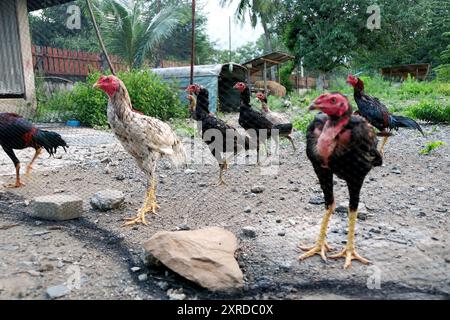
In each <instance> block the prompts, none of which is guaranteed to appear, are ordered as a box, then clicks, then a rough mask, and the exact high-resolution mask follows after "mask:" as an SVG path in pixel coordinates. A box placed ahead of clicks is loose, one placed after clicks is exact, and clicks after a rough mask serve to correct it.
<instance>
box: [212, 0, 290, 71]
mask: <svg viewBox="0 0 450 320" xmlns="http://www.w3.org/2000/svg"><path fill="white" fill-rule="evenodd" d="M238 1H239V3H238V7H237V9H236V17H237V18H238V20H240V21H242V22H245V19H246V15H247V13H248V15H249V17H250V22H251V24H252V26H253V27H256V25H257V24H258V22H261V25H262V27H263V30H264V38H265V42H264V46H265V51H266V53H271V52H272V51H273V46H272V39H271V34H270V30H269V24H270V21H271V20H273V19H274V17H275V15H276V14H277V13H278V12H280V8H281V7H282V3H281V1H280V0H238ZM233 2H234V0H220V5H221V6H222V7H223V6H226V5H231V3H233ZM271 73H272V75H271V76H272V79H274V78H275V72H274V70H273V68H272V70H271Z"/></svg>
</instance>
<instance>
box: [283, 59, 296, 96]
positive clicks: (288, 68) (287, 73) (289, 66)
mask: <svg viewBox="0 0 450 320" xmlns="http://www.w3.org/2000/svg"><path fill="white" fill-rule="evenodd" d="M294 68H295V63H294V61H289V62H288V63H286V64H284V65H283V66H282V67H281V69H280V74H281V84H282V85H283V86H284V87H285V88H286V91H287V92H291V91H292V89H293V88H294V84H293V83H292V81H291V80H290V77H291V73H292V70H294Z"/></svg>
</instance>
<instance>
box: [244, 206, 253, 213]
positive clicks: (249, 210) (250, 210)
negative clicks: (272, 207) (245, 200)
mask: <svg viewBox="0 0 450 320" xmlns="http://www.w3.org/2000/svg"><path fill="white" fill-rule="evenodd" d="M244 212H245V213H250V212H252V208H250V207H245V208H244Z"/></svg>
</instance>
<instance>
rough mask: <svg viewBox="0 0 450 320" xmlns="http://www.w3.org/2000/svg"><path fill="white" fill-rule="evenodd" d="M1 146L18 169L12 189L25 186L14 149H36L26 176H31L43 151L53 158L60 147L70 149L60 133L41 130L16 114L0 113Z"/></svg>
mask: <svg viewBox="0 0 450 320" xmlns="http://www.w3.org/2000/svg"><path fill="white" fill-rule="evenodd" d="M0 144H1V145H2V148H3V150H4V151H5V152H6V154H7V155H8V156H9V157H10V158H11V160H12V162H13V163H14V167H15V168H16V183H15V184H12V185H9V186H8V187H10V188H20V187H22V186H24V184H23V183H22V181H21V180H20V161H19V159H18V158H17V157H16V155H15V153H14V149H16V150H21V149H25V148H34V150H35V154H34V156H33V159H32V160H31V162H30V163H29V164H28V166H27V168H26V171H25V175H26V176H30V174H31V169H32V168H33V163H34V162H35V161H36V159H37V158H38V157H39V155H40V154H41V153H42V149H45V150H47V152H48V153H49V154H50V156H53V155H54V154H55V153H56V151H57V149H58V147H62V148H63V149H64V151H66V147H68V146H67V144H66V142H65V141H64V140H63V138H62V137H61V135H59V134H58V133H56V132H52V131H46V130H41V129H39V128H37V127H35V126H34V125H33V124H32V123H31V122H29V121H28V120H26V119H25V118H22V117H21V116H19V115H17V114H15V113H0Z"/></svg>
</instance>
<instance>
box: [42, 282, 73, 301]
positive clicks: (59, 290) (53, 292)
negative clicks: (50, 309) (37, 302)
mask: <svg viewBox="0 0 450 320" xmlns="http://www.w3.org/2000/svg"><path fill="white" fill-rule="evenodd" d="M69 293H70V289H69V288H67V287H66V286H65V285H62V284H61V285H57V286H53V287H48V288H47V295H48V296H49V297H50V299H57V298H61V297H64V296H65V295H68V294H69Z"/></svg>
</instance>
